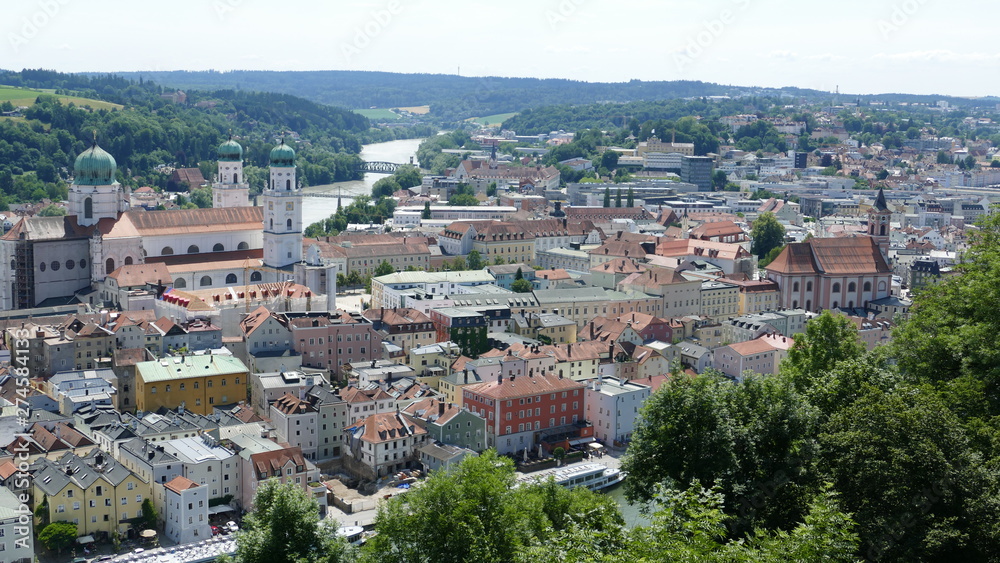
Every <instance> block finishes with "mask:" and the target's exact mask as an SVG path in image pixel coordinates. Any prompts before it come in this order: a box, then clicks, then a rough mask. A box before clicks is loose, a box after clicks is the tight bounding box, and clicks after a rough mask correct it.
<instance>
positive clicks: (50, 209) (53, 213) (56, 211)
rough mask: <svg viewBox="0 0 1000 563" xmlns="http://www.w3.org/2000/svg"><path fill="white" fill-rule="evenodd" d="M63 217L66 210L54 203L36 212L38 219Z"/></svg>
mask: <svg viewBox="0 0 1000 563" xmlns="http://www.w3.org/2000/svg"><path fill="white" fill-rule="evenodd" d="M64 215H66V208H64V207H60V206H58V205H56V204H54V203H50V204H48V205H46V206H45V207H43V208H42V209H41V210H40V211H39V212H38V216H39V217H62V216H64Z"/></svg>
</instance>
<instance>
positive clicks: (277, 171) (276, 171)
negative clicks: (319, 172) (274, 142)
mask: <svg viewBox="0 0 1000 563" xmlns="http://www.w3.org/2000/svg"><path fill="white" fill-rule="evenodd" d="M263 200H264V264H266V265H267V266H269V267H271V268H284V267H286V266H290V265H292V264H297V263H299V262H301V261H302V189H301V188H300V187H299V185H298V183H297V181H296V178H295V149H293V148H292V147H290V146H288V145H286V144H285V140H284V139H282V140H281V143H280V144H279V145H278V146H276V147H274V148H273V149H271V170H270V182H269V184H268V185H267V187H266V188H265V189H264V193H263Z"/></svg>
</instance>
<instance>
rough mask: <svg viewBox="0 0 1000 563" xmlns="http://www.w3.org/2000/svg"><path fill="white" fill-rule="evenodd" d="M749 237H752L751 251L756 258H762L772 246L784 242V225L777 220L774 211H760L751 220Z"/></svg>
mask: <svg viewBox="0 0 1000 563" xmlns="http://www.w3.org/2000/svg"><path fill="white" fill-rule="evenodd" d="M750 237H751V238H752V239H753V245H752V249H751V252H753V253H754V254H756V255H757V258H764V257H765V256H767V253H768V252H771V249H772V248H774V247H776V246H781V245H782V244H784V242H785V227H783V226H782V225H781V223H779V222H778V218H777V217H775V216H774V213H771V212H770V211H767V212H764V213H761V215H760V216H759V217H757V220H755V221H754V222H753V228H751V229H750Z"/></svg>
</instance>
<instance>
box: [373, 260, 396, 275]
mask: <svg viewBox="0 0 1000 563" xmlns="http://www.w3.org/2000/svg"><path fill="white" fill-rule="evenodd" d="M395 271H396V268H394V267H393V266H392V264H390V263H389V261H388V260H382V263H381V264H379V265H378V266H376V267H375V273H374V274H373V277H376V278H377V277H379V276H387V275H389V274H391V273H394V272H395Z"/></svg>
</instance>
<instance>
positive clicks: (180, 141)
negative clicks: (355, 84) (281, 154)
mask: <svg viewBox="0 0 1000 563" xmlns="http://www.w3.org/2000/svg"><path fill="white" fill-rule="evenodd" d="M0 86H3V87H17V88H24V89H25V90H15V89H14V88H6V90H4V91H3V92H0V94H3V93H5V92H6V93H7V94H8V97H7V98H3V97H0V105H2V106H3V109H4V110H5V111H11V110H13V109H14V107H13V104H11V103H10V102H9V101H7V102H4V101H3V100H4V99H7V100H10V99H19V100H31V101H32V102H33V103H30V104H26V103H25V102H23V101H19V102H18V105H29V106H30V107H28V108H27V109H26V110H23V111H22V112H20V113H21V114H20V115H14V116H13V117H2V118H0V191H2V195H3V200H2V201H0V207H2V206H3V205H2V204H5V203H16V202H22V201H38V200H39V199H41V198H43V197H49V198H50V199H62V198H63V197H64V195H63V194H64V192H65V181H66V180H68V178H69V176H70V175H71V174H72V166H73V161H74V159H75V158H76V155H77V154H79V153H80V152H81V151H82V150H84V149H85V148H86V147H87V146H88V145H89V144H90V143H91V142H92V141H93V136H94V131H96V132H97V140H98V142H99V143H100V145H101V146H102V147H103V148H105V149H106V150H107V151H108V152H110V153H111V154H112V155H113V156H114V157H115V159H116V160H117V162H118V165H119V173H120V174H119V180H120V181H122V182H123V183H125V184H126V185H152V186H159V187H164V186H165V185H166V180H165V177H164V174H162V173H158V172H156V168H157V167H158V166H161V165H163V166H182V167H183V166H202V167H204V166H209V168H210V166H211V163H212V162H213V161H214V160H215V158H216V156H217V155H216V148H217V147H218V145H219V143H221V142H222V141H223V140H224V139H225V138H226V137H227V136H228V135H229V134H230V132H231V133H232V134H233V135H234V136H235V137H236V138H237V139H238V140H239V142H240V143H241V144H242V145H243V146H244V149H245V152H244V155H245V158H246V161H247V164H248V165H249V166H251V167H254V166H256V167H261V166H266V165H267V158H268V156H267V155H268V153H269V151H270V149H271V147H272V146H273V145H274V144H275V142H276V140H277V139H278V138H279V137H282V136H285V135H287V136H289V139H290V142H291V140H293V139H294V140H298V141H300V142H297V143H296V148H297V149H298V151H299V157H300V158H299V164H300V170H301V172H300V173H301V177H302V179H303V180H304V181H305V182H306V183H307V185H315V184H325V183H329V182H333V181H339V180H350V179H355V178H356V177H357V176H358V173H357V172H356V168H357V163H358V160H359V158H358V156H357V154H358V153H359V152H360V150H361V144H362V143H363V142H370V141H380V140H391V139H393V138H397V137H399V136H405V135H407V134H408V132H407V130H405V129H402V128H400V129H393V130H375V129H371V124H370V123H369V121H368V119H367V118H366V117H364V116H362V115H359V114H357V113H354V112H352V111H350V110H346V109H342V108H336V107H331V106H326V105H323V104H318V103H316V102H313V101H309V100H305V99H303V98H298V97H295V96H292V95H290V94H281V93H266V92H265V93H259V92H249V91H236V90H218V91H201V90H187V91H186V94H187V96H186V99H185V100H183V101H181V100H178V99H170V98H168V97H164V96H163V94H165V93H166V94H170V93H172V92H174V89H172V88H171V89H167V88H165V87H163V86H161V85H159V84H156V83H155V82H152V81H148V80H145V79H142V80H131V79H129V78H126V77H122V76H116V75H104V76H83V75H74V74H63V73H57V72H52V71H44V70H23V71H20V72H13V71H2V70H0ZM63 95H67V96H68V95H72V96H75V97H78V98H90V99H95V100H100V101H105V102H111V103H114V104H121V105H122V106H124V107H123V108H122V109H120V110H119V109H98V110H97V111H94V110H92V109H91V108H86V107H77V106H75V105H68V104H66V103H65V101H64V102H63V103H60V100H59V99H58V98H57V96H63ZM74 99H75V98H74ZM206 163H208V164H206ZM206 172H210V169H207V170H206ZM248 177H250V178H251V179H252V178H253V175H248Z"/></svg>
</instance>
